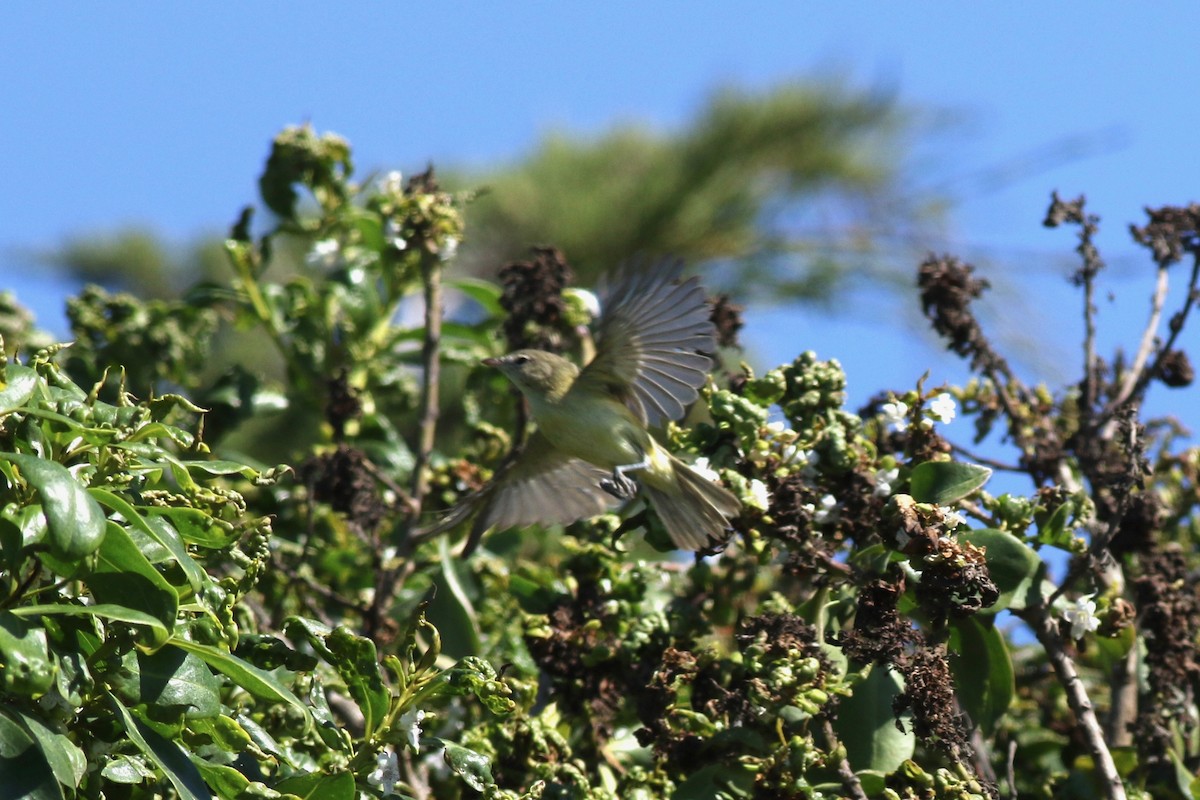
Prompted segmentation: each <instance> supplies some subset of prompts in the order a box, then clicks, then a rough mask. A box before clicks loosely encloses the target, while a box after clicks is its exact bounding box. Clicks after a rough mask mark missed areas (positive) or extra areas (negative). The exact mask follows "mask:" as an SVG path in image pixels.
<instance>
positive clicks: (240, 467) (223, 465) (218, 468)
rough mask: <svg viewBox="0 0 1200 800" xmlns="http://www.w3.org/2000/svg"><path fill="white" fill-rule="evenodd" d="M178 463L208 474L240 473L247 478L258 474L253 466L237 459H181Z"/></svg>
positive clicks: (249, 478) (250, 478)
mask: <svg viewBox="0 0 1200 800" xmlns="http://www.w3.org/2000/svg"><path fill="white" fill-rule="evenodd" d="M180 463H181V464H183V465H184V466H185V467H187V468H188V469H189V470H192V469H198V470H200V471H201V472H207V473H208V474H209V475H241V476H242V477H243V478H246V479H247V480H254V479H255V478H257V477H258V476H259V472H258V470H256V469H255V468H254V467H251V466H248V465H246V464H242V463H240V462H237V461H223V460H221V459H213V460H212V461H182V462H180Z"/></svg>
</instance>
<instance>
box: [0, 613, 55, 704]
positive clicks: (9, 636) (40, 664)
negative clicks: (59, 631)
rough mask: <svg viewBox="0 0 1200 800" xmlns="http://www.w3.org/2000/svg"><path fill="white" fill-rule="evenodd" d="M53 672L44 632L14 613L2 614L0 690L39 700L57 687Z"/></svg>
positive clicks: (0, 626)
mask: <svg viewBox="0 0 1200 800" xmlns="http://www.w3.org/2000/svg"><path fill="white" fill-rule="evenodd" d="M54 671H55V666H54V661H53V660H52V659H51V658H50V650H49V648H48V647H47V645H46V631H45V629H43V628H41V627H40V626H34V625H30V624H29V623H28V622H26V621H25V620H23V619H21V618H20V617H18V616H17V615H16V614H14V613H12V612H11V611H0V686H2V687H3V688H4V691H5V692H11V693H12V694H17V695H24V696H26V697H37V696H38V695H41V694H42V693H43V692H45V691H46V690H47V689H49V688H50V685H51V684H52V683H54Z"/></svg>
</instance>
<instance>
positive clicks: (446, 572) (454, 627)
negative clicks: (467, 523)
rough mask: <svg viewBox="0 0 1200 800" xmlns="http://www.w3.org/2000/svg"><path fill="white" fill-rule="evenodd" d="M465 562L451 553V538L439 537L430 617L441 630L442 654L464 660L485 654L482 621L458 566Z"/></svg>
mask: <svg viewBox="0 0 1200 800" xmlns="http://www.w3.org/2000/svg"><path fill="white" fill-rule="evenodd" d="M461 560H462V559H460V558H457V557H455V555H454V554H453V553H451V551H450V537H448V536H442V537H439V538H438V564H439V567H440V568H439V569H438V571H437V572H435V573H433V575H432V579H433V585H434V588H435V589H436V591H435V592H434V595H433V598H432V600H431V601H430V603H429V617H430V620H431V621H432V622H433V624H434V625H436V626H437V628H438V630H439V631H442V632H443V634H442V652H444V653H446V654H448V655H450V656H452V657H456V658H459V657H462V656H466V655H470V654H471V653H478V652H480V651H482V649H483V645H482V644H481V643H480V634H479V618H478V616H477V615H476V613H475V608H474V606H472V605H471V600H470V598H469V597H468V596H467V591H466V589H465V588H464V587H463V585H462V581H461V580H460V579H459V574H458V568H457V566H456V564H458V563H459V562H460V561H461Z"/></svg>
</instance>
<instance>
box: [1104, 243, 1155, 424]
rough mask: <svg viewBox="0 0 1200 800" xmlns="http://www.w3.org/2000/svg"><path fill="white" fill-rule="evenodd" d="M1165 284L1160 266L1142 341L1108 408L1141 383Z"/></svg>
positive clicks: (1128, 395) (1129, 393) (1151, 345)
mask: <svg viewBox="0 0 1200 800" xmlns="http://www.w3.org/2000/svg"><path fill="white" fill-rule="evenodd" d="M1167 286H1168V283H1167V268H1166V267H1164V266H1160V267H1159V268H1158V276H1157V279H1156V281H1155V286H1154V296H1153V297H1152V298H1151V301H1150V319H1148V320H1147V321H1146V329H1145V330H1144V331H1142V343H1141V344H1140V345H1139V346H1138V351H1137V355H1136V356H1135V357H1134V359H1133V364H1132V366H1130V368H1129V371H1128V372H1126V373H1125V379H1124V380H1123V381H1121V388H1120V390H1119V391H1118V392H1117V396H1116V397H1114V398H1113V399H1112V401H1111V402H1110V403H1109V404H1108V408H1109V409H1114V408H1117V407H1118V406H1120V405H1121V403H1124V402H1125V401H1126V400H1128V399H1129V398H1130V396H1131V395H1132V394H1133V392H1134V389H1136V388H1137V387H1138V386H1139V385H1141V378H1142V375H1143V372H1144V369H1145V366H1146V361H1147V360H1149V358H1150V353H1151V351H1153V350H1154V340H1155V339H1156V338H1157V337H1158V324H1159V322H1161V321H1162V311H1163V305H1165V304H1166V301H1167Z"/></svg>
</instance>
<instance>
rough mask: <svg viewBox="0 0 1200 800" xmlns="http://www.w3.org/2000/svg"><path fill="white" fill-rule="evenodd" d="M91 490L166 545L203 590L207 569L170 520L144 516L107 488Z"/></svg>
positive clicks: (194, 585)
mask: <svg viewBox="0 0 1200 800" xmlns="http://www.w3.org/2000/svg"><path fill="white" fill-rule="evenodd" d="M89 493H90V494H91V495H92V497H94V498H96V500H97V501H99V502H100V503H101V504H102V505H104V506H106V507H107V508H108V509H109V510H110V511H115V512H117V513H118V514H120V515H121V516H122V517H124V518H125V521H126V522H128V523H129V524H130V525H132V526H134V527H135V528H137V529H138V530H140V531H141V532H142V533H144V534H146V535H147V536H149V537H150V538H151V539H153V540H154V541H155V542H157V543H158V544H160V545H162V546H163V547H165V548H166V549H167V550H168V551H169V552H170V553H171V556H172V557H173V558H174V559H175V562H176V563H177V564H179V566H180V568H181V569H182V570H183V574H184V575H185V576H186V577H187V580H188V585H189V586H191V587H192V591H193V592H198V591H200V587H201V586H203V585H204V583H205V582H206V581H207V579H208V578H207V575H205V573H204V570H203V569H201V568H200V565H199V564H197V563H196V560H195V559H194V558H192V557H191V555H190V554H189V553H188V551H187V545H186V544H184V542H183V539H182V538H181V537H180V535H179V533H178V532H177V531H176V530H175V529H174V528H173V527H172V526H171V525H170V523H168V522H167V521H166V520H164V519H163V518H162V517H151V518H149V519H147V518H146V517H143V516H142V514H141V512H139V511H138V510H137V509H136V508H134V507H133V505H132V504H130V503H129V502H128V501H126V500H125V499H124V498H122V497H120V496H118V495H115V494H113V493H112V492H110V491H108V490H106V489H90V490H89Z"/></svg>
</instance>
